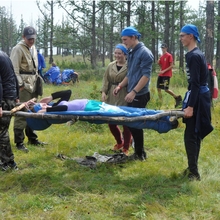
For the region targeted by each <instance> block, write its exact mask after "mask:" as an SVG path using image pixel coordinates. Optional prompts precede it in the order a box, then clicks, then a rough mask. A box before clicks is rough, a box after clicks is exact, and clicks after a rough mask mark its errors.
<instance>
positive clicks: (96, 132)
mask: <svg viewBox="0 0 220 220" xmlns="http://www.w3.org/2000/svg"><path fill="white" fill-rule="evenodd" d="M184 79H185V78H184V77H183V76H181V75H178V74H176V75H174V77H173V78H172V80H171V86H170V88H171V89H173V90H174V91H175V92H176V93H179V94H181V95H184V92H185V90H186V89H185V84H184ZM155 82H156V74H155V75H154V77H153V79H152V83H151V91H152V99H151V101H150V103H149V105H148V107H149V108H153V109H157V108H158V107H160V108H161V109H165V110H166V109H173V107H174V100H173V99H172V97H170V96H169V95H167V94H165V93H163V103H162V106H159V105H158V101H157V100H158V99H157V93H156V90H155ZM101 83H102V82H101V79H100V80H93V79H91V80H86V81H84V80H80V83H79V84H75V85H72V84H71V85H69V86H52V85H45V86H44V91H45V94H44V95H45V96H46V95H49V94H50V93H51V92H54V91H58V90H61V89H72V92H73V95H72V98H94V97H96V98H97V99H98V98H99V97H100V92H99V89H100V87H101ZM174 85H175V86H174ZM219 115H220V103H219V101H218V100H217V101H215V103H214V109H213V115H212V119H213V125H214V127H215V130H214V131H213V132H212V133H211V134H210V135H209V136H208V137H206V138H205V139H204V141H203V142H202V149H201V154H200V159H199V169H200V172H201V178H202V180H201V181H200V182H189V181H188V180H186V179H182V178H181V177H180V175H179V173H180V172H181V171H182V170H183V169H185V168H186V166H187V164H186V163H187V161H186V155H185V149H184V144H183V132H184V127H185V126H184V124H182V122H181V120H179V122H180V125H179V127H178V128H177V129H175V130H171V131H169V132H168V133H166V134H158V133H157V132H155V131H152V130H147V129H145V133H144V134H145V149H146V151H147V154H148V159H147V160H146V161H145V162H141V161H133V162H128V163H125V164H120V165H119V164H118V165H112V164H99V165H98V166H97V168H96V169H89V168H87V167H83V166H81V165H79V164H78V163H76V162H75V161H74V160H68V159H67V160H61V159H59V158H57V155H58V154H63V155H65V156H67V157H69V158H75V157H81V158H82V157H85V156H86V155H93V153H94V152H98V153H101V154H105V153H112V152H111V151H110V149H111V148H112V147H113V146H114V144H115V141H114V139H113V137H112V136H111V134H110V132H109V130H108V126H107V124H103V125H95V124H90V123H88V122H77V123H76V124H74V125H73V126H68V125H66V124H61V125H52V126H51V127H50V128H48V129H47V130H44V131H38V132H37V134H38V136H39V140H40V141H44V142H47V143H48V145H45V146H43V147H34V146H28V148H29V153H24V152H21V151H18V150H16V149H15V146H14V144H13V131H12V126H13V119H12V123H11V126H10V135H11V142H12V148H13V151H14V154H15V160H16V162H17V164H18V166H19V170H18V171H12V172H6V173H4V172H2V173H1V176H0V182H1V184H0V219H3V220H10V219H16V220H26V219H28V220H29V219H37V220H38V219H42V220H70V219H74V220H99V219H100V220H102V219H103V220H104V219H106V220H111V219H114V220H115V219H116V220H122V219H124V220H127V219H132V220H136V219H150V220H151V219H156V220H157V219H158V220H160V219H167V220H170V219H175V220H188V219H196V220H200V219H205V220H207V219H209V220H210V219H211V220H217V219H220V202H219V201H220V184H219V182H220V176H219V170H220V163H219V155H220V148H219V146H220V143H219V142H220V141H219V134H220V133H219V132H220V127H219V120H220V116H219ZM26 142H27V140H25V143H26ZM132 152H133V149H132V148H131V149H130V154H132Z"/></svg>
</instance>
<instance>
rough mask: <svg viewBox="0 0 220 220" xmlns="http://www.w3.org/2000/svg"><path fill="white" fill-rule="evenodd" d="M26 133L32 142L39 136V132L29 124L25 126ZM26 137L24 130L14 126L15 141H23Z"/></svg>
mask: <svg viewBox="0 0 220 220" xmlns="http://www.w3.org/2000/svg"><path fill="white" fill-rule="evenodd" d="M25 134H26V136H27V137H28V140H29V141H30V142H34V141H35V140H36V139H37V138H38V137H37V134H36V133H35V132H34V131H33V130H32V129H31V128H30V127H28V126H26V127H25ZM24 138H25V136H24V131H23V130H22V129H16V128H14V142H15V143H23V141H24Z"/></svg>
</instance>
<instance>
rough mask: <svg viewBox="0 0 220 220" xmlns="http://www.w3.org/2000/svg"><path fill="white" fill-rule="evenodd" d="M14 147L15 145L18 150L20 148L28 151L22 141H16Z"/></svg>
mask: <svg viewBox="0 0 220 220" xmlns="http://www.w3.org/2000/svg"><path fill="white" fill-rule="evenodd" d="M16 147H17V149H18V150H22V151H24V152H28V151H29V150H28V149H27V148H26V147H25V145H24V144H23V143H22V142H21V143H17V144H16Z"/></svg>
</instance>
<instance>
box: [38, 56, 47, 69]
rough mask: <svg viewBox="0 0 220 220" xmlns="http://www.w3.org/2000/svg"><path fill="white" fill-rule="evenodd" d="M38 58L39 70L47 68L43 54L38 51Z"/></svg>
mask: <svg viewBox="0 0 220 220" xmlns="http://www.w3.org/2000/svg"><path fill="white" fill-rule="evenodd" d="M37 58H38V70H41V69H43V68H45V67H46V64H45V61H44V57H43V55H42V54H40V53H39V52H38V53H37Z"/></svg>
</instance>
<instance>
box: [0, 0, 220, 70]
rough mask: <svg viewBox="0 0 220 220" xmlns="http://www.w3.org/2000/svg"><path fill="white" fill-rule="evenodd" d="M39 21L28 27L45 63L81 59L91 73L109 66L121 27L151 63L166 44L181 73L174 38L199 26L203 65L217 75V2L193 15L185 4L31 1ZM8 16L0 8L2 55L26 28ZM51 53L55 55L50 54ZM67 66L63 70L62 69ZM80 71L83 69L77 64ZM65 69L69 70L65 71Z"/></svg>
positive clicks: (219, 13) (205, 3)
mask: <svg viewBox="0 0 220 220" xmlns="http://www.w3.org/2000/svg"><path fill="white" fill-rule="evenodd" d="M36 4H37V6H38V10H39V11H40V13H41V14H42V17H39V18H37V20H36V21H32V22H33V24H32V25H33V26H34V27H35V28H36V29H37V32H38V37H37V41H36V46H37V48H38V49H40V51H42V52H43V54H44V56H45V57H49V63H51V62H52V61H53V59H54V58H53V56H54V55H62V56H66V55H69V54H71V55H72V56H73V57H74V56H76V55H82V57H83V63H84V64H86V63H87V61H89V63H90V66H91V68H92V69H96V68H98V67H100V66H102V67H104V66H105V65H106V58H109V60H110V61H112V60H113V50H114V46H115V45H116V44H117V43H119V42H121V39H120V32H121V30H122V29H123V28H124V27H126V26H135V27H136V28H137V29H138V30H139V32H140V33H141V34H142V38H141V40H142V41H143V42H144V43H145V45H146V46H147V47H148V48H149V49H150V50H151V51H152V53H153V54H154V57H155V61H156V60H157V59H158V56H159V53H160V51H159V48H160V44H161V43H162V42H166V43H167V44H168V47H169V52H171V53H172V54H173V56H174V58H175V60H177V61H179V62H178V65H179V69H180V70H183V69H184V48H183V47H182V45H181V44H180V42H179V32H180V29H181V27H182V26H183V25H184V24H186V23H193V24H195V25H197V26H198V29H199V32H200V38H201V41H202V43H201V44H200V45H199V47H200V49H201V50H202V51H204V53H205V55H206V58H207V61H208V62H209V63H211V64H214V65H215V67H216V69H217V70H218V69H220V55H219V54H220V43H219V34H218V33H220V22H219V18H220V2H219V1H203V2H200V5H199V6H198V10H195V9H192V8H189V7H188V6H187V1H60V0H50V1H46V2H45V1H40V0H36ZM56 7H58V8H59V9H60V10H62V20H61V22H59V23H56V16H58V15H57V14H55V8H56ZM16 24H18V21H15V20H14V18H13V14H12V13H11V12H10V10H8V9H7V8H5V7H1V6H0V48H1V49H2V50H3V51H5V52H6V53H7V54H10V51H11V49H12V47H13V46H15V45H16V43H17V42H18V41H19V40H20V39H21V35H22V30H23V28H24V27H25V26H26V25H28V24H26V23H25V22H24V20H23V18H22V17H21V20H20V24H19V25H18V27H17V25H16ZM55 48H56V51H54V50H55ZM66 65H68V64H66ZM82 65H83V64H82ZM66 68H68V66H66Z"/></svg>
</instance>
